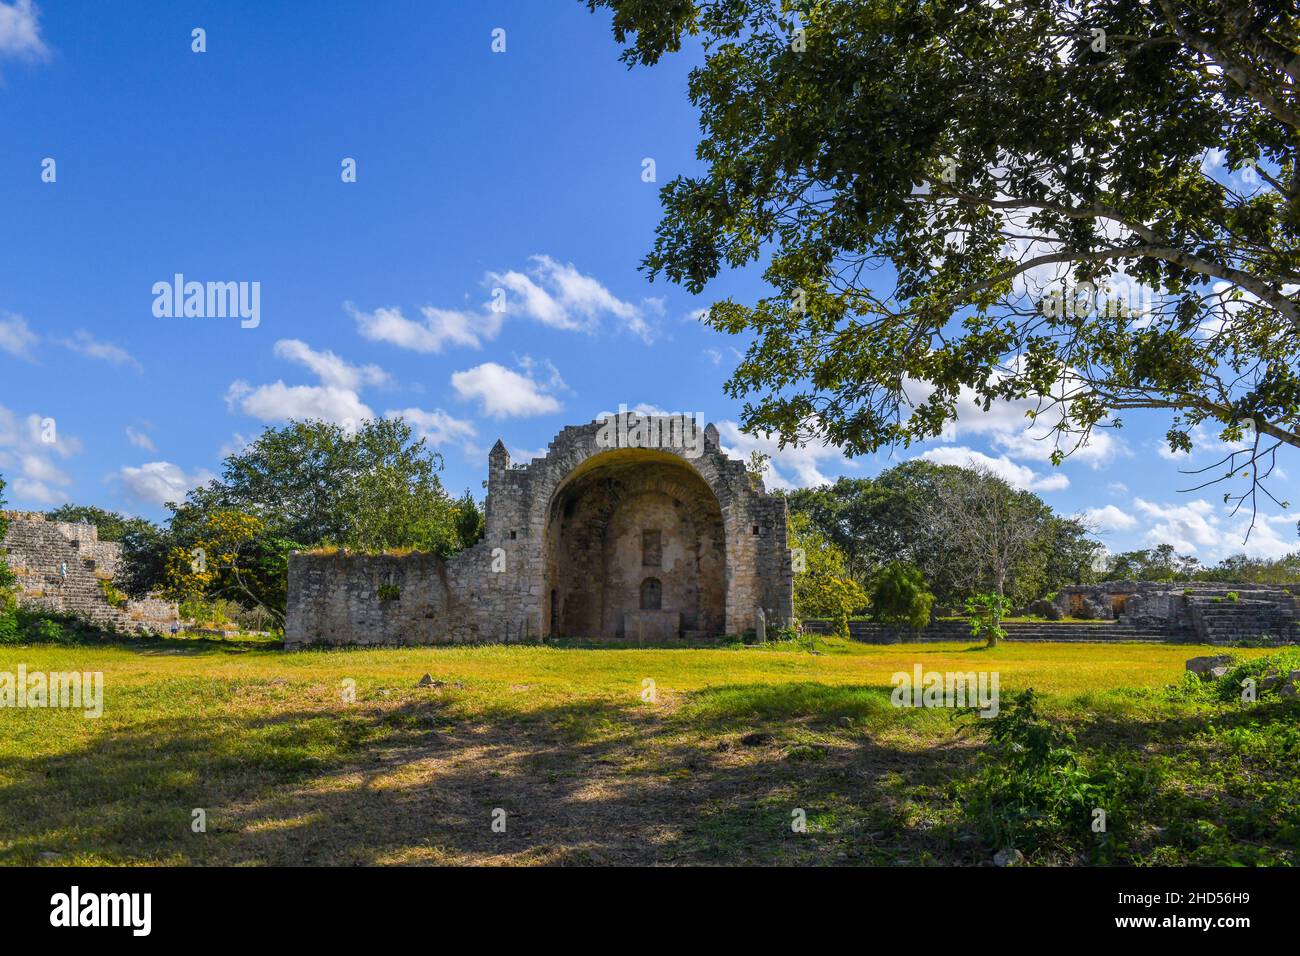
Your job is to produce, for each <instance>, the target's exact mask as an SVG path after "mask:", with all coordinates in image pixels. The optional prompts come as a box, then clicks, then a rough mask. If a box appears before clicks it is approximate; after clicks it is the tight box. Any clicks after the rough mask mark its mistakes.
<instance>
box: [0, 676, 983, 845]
mask: <svg viewBox="0 0 1300 956" xmlns="http://www.w3.org/2000/svg"><path fill="white" fill-rule="evenodd" d="M781 690H782V688H773V687H771V686H768V685H755V686H748V685H739V686H733V687H725V688H714V689H710V690H707V691H701V692H697V693H695V694H689V695H683V696H684V698H685V699H684V700H679V704H680V706H679V707H678V709H676V710H675V711H673V712H668V713H665V712H663V711H660V710H656V709H655V708H653V707H649V706H646V705H644V704H642V703H641V702H639V701H636V700H634V701H630V702H626V703H615V702H610V701H607V700H583V701H577V702H573V703H568V704H564V705H559V706H544V707H537V708H532V709H529V708H527V707H526V705H523V704H521V706H522V707H523V709H522V710H521V711H520V712H519V713H517V714H514V715H504V714H500V713H494V714H492V715H490V716H488V717H487V718H482V717H480V716H475V717H470V718H463V717H458V716H456V715H455V714H456V709H455V708H454V707H452V706H451V704H453V703H454V702H455V698H456V695H455V694H454V693H449V694H442V695H437V696H434V695H427V696H421V697H412V698H411V699H406V700H400V701H394V702H388V701H370V700H367V701H364V702H361V703H358V704H355V705H352V706H350V707H338V708H328V707H327V708H321V709H307V708H298V709H292V710H288V711H280V712H272V713H259V714H239V713H230V712H223V713H219V714H216V713H199V714H195V715H194V716H193V717H191V718H185V719H173V718H169V719H166V720H154V721H146V722H141V723H135V724H131V725H127V726H120V727H117V728H114V729H113V730H111V731H107V732H104V733H98V734H96V735H94V736H92V737H91V738H89V739H88V740H87V741H86V742H85V743H84V744H83V745H81V746H80V747H79V748H77V749H73V750H70V751H69V752H67V753H64V754H62V755H59V756H57V757H53V758H49V759H41V758H30V759H28V758H22V759H10V760H7V761H5V762H3V763H0V778H2V779H4V780H6V781H8V782H7V783H6V784H5V785H4V786H3V787H0V862H6V863H33V862H40V861H41V860H43V859H45V857H43V856H42V854H43V853H44V854H49V853H51V852H53V853H57V854H59V856H58V857H57V858H56V859H57V860H58V861H59V862H90V861H94V860H98V861H104V862H115V863H124V862H174V863H195V864H273V865H274V864H282V865H290V864H345V865H346V864H353V865H355V864H376V863H409V864H437V863H555V864H572V863H628V864H658V863H772V862H787V863H892V862H900V861H905V862H914V863H915V862H926V861H932V860H946V861H948V862H975V861H976V860H977V859H979V857H980V853H979V852H978V848H974V849H972V848H969V847H965V846H961V845H955V844H954V843H953V839H952V835H951V832H950V831H947V830H945V828H944V827H943V826H942V825H941V823H942V821H941V819H940V818H941V816H942V810H943V806H944V800H943V798H942V797H941V796H938V797H936V798H935V800H934V801H933V802H932V805H927V804H926V794H932V795H933V793H937V792H938V791H941V790H942V789H943V787H944V785H945V784H946V782H949V781H951V780H953V779H956V778H958V777H960V776H961V775H962V774H964V773H966V772H968V770H969V766H970V763H971V761H972V759H973V757H974V753H975V751H974V748H971V747H969V746H962V745H960V744H958V743H955V742H952V741H943V742H940V743H939V744H937V745H934V746H921V747H904V746H901V745H893V744H886V743H882V742H880V741H877V740H874V739H872V738H871V737H870V736H869V735H866V734H863V733H861V732H858V731H855V730H852V729H846V730H844V731H843V732H842V733H840V734H839V735H838V736H831V737H829V738H828V739H827V740H825V741H821V742H816V743H811V744H810V743H808V742H807V741H803V740H800V739H799V735H800V733H801V730H800V728H799V727H797V726H795V725H794V724H793V723H792V722H794V721H799V720H804V721H810V722H812V723H813V724H815V725H817V726H822V725H831V724H834V723H835V722H836V721H837V720H838V719H839V718H843V717H848V718H850V720H853V719H857V718H858V717H859V716H861V717H866V716H870V715H871V714H874V713H876V712H877V711H878V708H879V706H880V703H879V700H880V698H881V696H882V695H885V698H886V703H887V693H888V692H887V690H885V689H882V688H872V687H823V686H821V685H815V684H801V685H794V687H793V688H790V690H791V697H792V700H793V703H787V704H782V703H781V702H780V701H779V699H778V698H779V697H780V692H781ZM759 725H761V726H764V727H767V728H769V731H770V739H764V740H762V741H760V742H759V743H757V744H756V745H754V746H747V745H744V744H742V743H741V742H740V740H741V738H742V737H743V736H745V735H746V734H747V733H749V732H751V731H753V729H754V728H755V726H759ZM918 794H919V796H918ZM196 809H202V810H203V811H205V814H206V832H205V833H194V832H192V828H191V826H192V823H193V820H194V811H195V810H196ZM796 810H799V811H802V812H803V813H804V814H805V816H806V818H807V820H808V821H809V822H808V827H807V831H806V832H804V833H796V832H795V831H794V829H793V828H792V826H791V824H792V814H793V813H794V811H796ZM503 814H504V815H503ZM502 820H504V832H499V831H500V829H501V828H500V822H501V821H502ZM494 822H496V823H497V824H498V826H497V827H496V828H494V827H493V823H494Z"/></svg>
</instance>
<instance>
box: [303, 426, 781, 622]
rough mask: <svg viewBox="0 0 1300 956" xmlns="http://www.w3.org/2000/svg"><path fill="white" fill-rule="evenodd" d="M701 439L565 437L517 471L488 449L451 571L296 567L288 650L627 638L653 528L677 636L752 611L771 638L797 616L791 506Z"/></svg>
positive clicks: (585, 430)
mask: <svg viewBox="0 0 1300 956" xmlns="http://www.w3.org/2000/svg"><path fill="white" fill-rule="evenodd" d="M700 431H701V434H700V435H699V436H697V437H698V439H699V440H698V441H697V442H696V443H695V444H694V446H690V445H687V444H683V445H677V444H663V443H661V444H660V445H658V446H655V447H640V446H633V445H629V444H628V443H627V442H625V441H624V440H623V439H622V438H621V437H619V438H616V439H614V440H613V441H611V440H610V437H609V432H608V430H607V428H606V427H605V425H604V423H602V422H600V421H597V422H592V423H590V424H587V425H577V426H570V427H567V428H565V429H564V430H562V431H561V432H560V434H559V435H558V436H556V438H555V440H554V441H552V442H551V443H550V445H549V446H548V450H547V454H546V455H545V456H544V457H542V458H535V459H533V460H532V461H531V462H529V463H528V464H525V465H520V466H512V465H511V462H510V456H509V454H508V453H507V452H506V450H505V447H504V446H503V445H502V444H501V443H500V442H497V444H496V445H495V446H494V447H493V449H492V451H491V453H490V454H489V456H488V495H487V502H486V506H485V512H486V521H485V525H486V527H485V532H484V538H483V540H482V541H480V542H479V543H478V544H477V545H476V546H475V547H474V548H471V549H470V550H469V551H467V552H464V553H462V554H459V555H455V556H453V557H452V558H450V559H447V560H445V561H444V560H442V559H438V558H435V557H433V556H429V555H410V556H400V557H396V556H394V557H386V556H370V557H367V556H361V555H345V554H328V555H326V554H297V555H294V556H292V557H291V558H290V561H289V607H288V615H287V620H286V633H285V637H286V644H288V645H289V646H300V645H303V644H309V643H329V644H424V643H442V642H448V643H459V642H466V641H517V640H540V639H544V638H546V637H548V636H550V637H556V636H591V637H601V638H606V639H608V638H618V637H622V636H624V635H623V634H622V626H623V616H624V615H625V614H626V613H628V612H629V611H632V610H634V609H636V608H638V607H639V594H640V588H641V585H642V584H643V582H644V580H645V578H646V577H649V576H652V575H651V571H652V570H653V569H652V568H649V567H645V566H643V564H642V558H643V537H642V536H643V534H644V532H645V531H647V530H654V531H658V532H660V536H661V537H660V548H661V555H660V560H661V562H662V563H661V565H660V567H659V568H658V571H659V572H661V573H657V574H654V575H653V576H655V577H657V578H659V580H660V581H661V584H662V587H663V595H664V597H663V600H664V608H665V609H668V608H670V607H671V608H673V609H680V610H681V612H682V624H681V630H682V636H686V637H700V636H709V637H711V636H718V635H721V634H724V633H732V634H740V633H744V632H746V631H752V630H753V629H754V627H755V623H756V620H757V614H758V609H759V608H760V607H761V608H763V611H764V614H765V616H766V618H767V623H768V627H769V628H772V627H779V626H781V625H782V624H783V623H785V622H787V621H790V620H791V619H792V618H793V590H792V582H793V574H792V571H791V567H790V552H789V549H788V545H787V541H786V519H785V502H784V500H783V499H780V498H773V497H771V496H769V495H767V494H766V493H765V492H764V491H763V490H762V488H761V487H760V488H755V487H753V485H752V484H751V481H750V478H749V476H748V474H747V472H746V470H745V465H744V463H743V462H739V461H733V460H731V459H729V458H728V457H727V456H726V455H725V454H724V453H723V452H722V450H721V447H720V445H719V442H718V433H717V430H716V429H715V428H713V426H711V425H710V426H708V427H707V428H706V429H702V430H700ZM667 434H668V433H667V432H665V435H667ZM383 585H388V586H387V587H385V593H386V594H388V595H389V597H388V599H387V600H382V599H381V598H380V596H379V594H380V587H381V586H383ZM394 588H396V589H397V591H400V595H401V596H400V597H399V598H394V597H393V596H392V595H393V594H394V593H395V592H394V590H393V589H394ZM408 595H410V596H409V597H408ZM553 595H554V597H553Z"/></svg>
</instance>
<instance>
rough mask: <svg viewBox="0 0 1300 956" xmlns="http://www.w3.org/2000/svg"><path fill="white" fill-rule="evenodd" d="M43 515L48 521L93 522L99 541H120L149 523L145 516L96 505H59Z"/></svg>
mask: <svg viewBox="0 0 1300 956" xmlns="http://www.w3.org/2000/svg"><path fill="white" fill-rule="evenodd" d="M45 517H46V518H47V519H48V520H50V521H67V522H70V523H72V524H77V523H80V522H83V521H84V522H85V523H87V524H93V525H94V526H95V528H96V530H97V531H98V533H99V540H100V541H121V540H122V539H123V538H124V537H125V536H126V535H127V533H128V532H129V531H131V530H132V529H139V528H142V527H144V526H146V525H149V524H150V522H149V521H148V520H147V519H145V518H128V517H127V516H126V515H123V514H120V513H118V512H116V511H108V510H106V509H104V508H100V507H98V506H96V505H70V504H69V505H60V506H59V507H57V508H54V509H53V510H51V511H47V512H45Z"/></svg>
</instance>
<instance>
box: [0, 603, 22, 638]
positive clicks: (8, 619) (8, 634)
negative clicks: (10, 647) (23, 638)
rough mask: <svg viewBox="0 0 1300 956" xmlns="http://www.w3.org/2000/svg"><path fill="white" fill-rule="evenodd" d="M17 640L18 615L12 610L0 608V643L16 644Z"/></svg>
mask: <svg viewBox="0 0 1300 956" xmlns="http://www.w3.org/2000/svg"><path fill="white" fill-rule="evenodd" d="M18 640H19V630H18V615H17V614H15V613H14V612H13V611H12V610H0V645H3V644H17V643H18Z"/></svg>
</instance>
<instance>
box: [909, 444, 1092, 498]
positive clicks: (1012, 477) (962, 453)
mask: <svg viewBox="0 0 1300 956" xmlns="http://www.w3.org/2000/svg"><path fill="white" fill-rule="evenodd" d="M920 457H921V458H922V459H923V460H925V461H932V462H934V463H935V464H936V465H957V466H958V467H961V468H987V469H988V470H989V471H991V472H993V474H995V475H997V476H998V477H999V478H1001V479H1002V480H1003V481H1005V482H1006V483H1007V484H1009V485H1011V486H1012V487H1013V488H1020V489H1023V490H1024V491H1060V490H1061V489H1063V488H1068V487H1069V486H1070V479H1069V478H1067V477H1066V476H1065V475H1063V474H1061V473H1060V472H1053V473H1049V474H1046V475H1042V474H1039V473H1037V472H1035V471H1033V470H1032V469H1030V468H1028V467H1026V466H1025V465H1017V464H1016V463H1015V462H1013V461H1012V460H1011V459H1010V458H1008V457H1007V456H1006V455H999V456H998V457H997V458H994V457H992V456H991V455H986V454H984V453H983V452H979V451H975V450H974V449H973V448H966V447H964V446H962V445H944V446H942V447H940V448H931V449H930V450H929V451H927V452H925V453H924V454H922V455H921V456H920Z"/></svg>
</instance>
